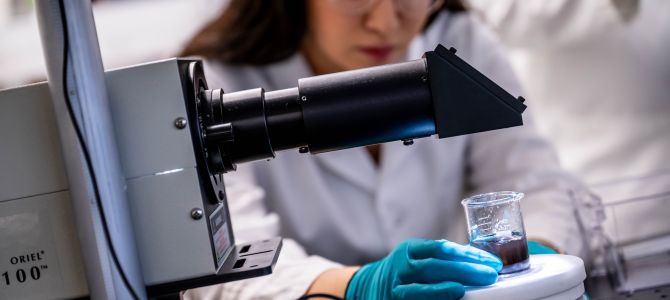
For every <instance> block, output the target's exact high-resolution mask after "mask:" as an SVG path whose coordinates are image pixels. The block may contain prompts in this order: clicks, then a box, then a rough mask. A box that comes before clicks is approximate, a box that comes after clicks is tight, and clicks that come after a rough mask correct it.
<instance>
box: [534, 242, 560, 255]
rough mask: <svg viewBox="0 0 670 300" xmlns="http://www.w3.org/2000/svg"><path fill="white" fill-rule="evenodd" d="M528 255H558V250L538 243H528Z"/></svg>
mask: <svg viewBox="0 0 670 300" xmlns="http://www.w3.org/2000/svg"><path fill="white" fill-rule="evenodd" d="M528 253H530V254H558V252H556V250H554V249H551V248H549V247H547V246H545V245H542V244H540V243H538V242H536V241H528Z"/></svg>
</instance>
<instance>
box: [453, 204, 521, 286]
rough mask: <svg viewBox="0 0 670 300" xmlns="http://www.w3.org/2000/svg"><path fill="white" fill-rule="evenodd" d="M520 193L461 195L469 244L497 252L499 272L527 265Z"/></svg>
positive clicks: (511, 271)
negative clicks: (499, 263) (501, 263)
mask: <svg viewBox="0 0 670 300" xmlns="http://www.w3.org/2000/svg"><path fill="white" fill-rule="evenodd" d="M521 198H523V194H522V193H516V192H496V193H488V194H482V195H476V196H472V197H469V198H467V199H464V200H463V201H462V202H461V203H462V204H463V207H464V208H465V215H466V218H467V220H468V233H469V235H470V244H471V245H472V246H474V247H477V248H479V249H482V250H485V251H488V252H490V253H493V254H495V255H497V256H498V257H499V258H500V260H502V262H503V269H502V270H501V271H500V274H509V273H514V272H518V271H522V270H525V269H528V267H530V263H529V260H528V243H527V241H526V233H525V230H524V227H523V218H522V216H521V206H520V204H519V200H521Z"/></svg>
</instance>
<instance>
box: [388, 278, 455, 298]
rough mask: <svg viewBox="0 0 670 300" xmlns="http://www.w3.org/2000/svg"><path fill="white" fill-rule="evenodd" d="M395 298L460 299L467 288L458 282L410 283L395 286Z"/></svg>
mask: <svg viewBox="0 0 670 300" xmlns="http://www.w3.org/2000/svg"><path fill="white" fill-rule="evenodd" d="M392 293H393V299H403V300H404V299H440V300H452V299H460V298H462V297H463V295H465V288H464V287H463V285H462V284H460V283H458V282H449V281H447V282H440V283H432V284H430V283H410V284H403V285H398V286H396V287H394V288H393V290H392Z"/></svg>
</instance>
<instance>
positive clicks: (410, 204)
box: [183, 0, 583, 299]
mask: <svg viewBox="0 0 670 300" xmlns="http://www.w3.org/2000/svg"><path fill="white" fill-rule="evenodd" d="M429 21H431V24H430V26H427V23H429ZM438 43H444V44H445V45H447V46H453V47H455V48H456V49H458V54H459V56H461V57H462V58H464V59H465V60H466V61H468V62H469V63H470V64H471V65H473V66H474V67H475V68H477V69H479V70H480V71H482V72H483V73H484V74H486V75H487V76H489V77H490V78H492V79H493V80H494V81H496V82H497V83H498V84H500V85H501V86H502V87H503V88H505V89H507V90H508V91H511V92H512V93H513V94H515V93H516V94H518V91H519V88H518V85H517V83H516V81H515V79H514V76H513V74H512V72H511V70H510V68H509V67H508V65H507V63H506V61H505V60H504V59H503V55H502V52H501V51H502V50H501V49H500V46H499V45H498V44H497V43H495V41H494V40H493V39H492V35H490V34H489V33H488V32H486V31H484V30H483V29H482V27H481V26H479V25H478V24H477V23H476V22H475V21H473V19H471V18H470V17H469V16H468V14H467V13H465V12H464V8H463V6H462V5H460V3H459V2H458V1H446V2H442V1H431V0H306V1H296V0H286V1H270V2H262V3H261V1H245V0H240V1H235V0H233V1H232V2H231V4H230V6H229V7H228V9H227V10H226V11H225V12H224V13H223V14H222V15H221V16H220V17H219V18H218V19H217V20H215V21H213V22H212V23H211V24H209V25H208V26H207V27H205V28H204V29H203V30H202V31H201V32H200V33H199V34H198V35H197V36H196V37H195V38H194V39H193V40H192V41H191V43H190V45H189V46H188V47H187V48H186V49H185V51H184V53H183V54H184V55H199V56H203V57H205V58H206V59H207V64H206V68H205V72H206V74H207V77H208V81H209V85H210V86H217V87H218V86H221V87H224V88H225V89H226V90H227V91H235V90H242V89H248V88H255V87H258V86H261V87H263V88H265V89H266V90H276V89H283V88H289V87H293V86H295V85H296V83H297V80H298V79H299V78H302V77H308V76H312V75H317V74H325V73H331V72H338V71H344V70H350V69H356V68H363V67H369V66H374V65H379V64H386V63H394V62H399V61H403V60H407V59H417V58H419V57H420V56H421V55H422V54H423V52H424V51H426V50H432V49H433V48H434V47H435V46H436V45H437V44H438ZM525 124H526V125H525V126H523V127H520V128H514V129H506V130H501V131H495V132H489V133H480V134H475V135H471V136H463V137H455V138H450V139H445V140H434V139H421V140H416V141H415V143H414V145H413V146H411V147H405V146H402V145H401V144H400V143H391V144H384V145H376V146H370V147H367V148H357V149H350V150H344V151H337V152H332V153H326V154H321V155H315V156H307V155H304V154H299V153H297V151H295V152H282V153H278V154H277V158H276V159H274V160H272V161H270V162H259V163H252V164H248V165H240V166H239V170H238V172H235V173H231V174H230V176H228V177H227V179H228V182H227V187H228V188H229V191H228V198H229V202H230V209H231V211H232V218H233V219H234V220H233V224H234V226H235V231H236V232H235V233H236V235H237V237H238V238H240V237H241V238H245V239H256V238H266V237H268V236H272V235H276V234H278V233H277V232H276V230H275V231H273V227H272V226H273V225H272V224H276V223H280V227H281V235H282V236H284V237H286V238H290V239H293V240H296V241H297V242H298V244H299V245H300V246H302V247H304V249H305V250H307V252H308V253H309V254H314V255H318V256H321V257H325V258H327V259H330V260H333V261H336V262H338V263H343V264H348V265H358V264H367V265H365V266H364V267H363V268H362V269H360V270H358V268H355V267H354V268H340V267H339V265H338V264H334V263H333V262H330V261H327V260H325V259H324V258H321V257H318V256H311V257H306V256H305V254H304V253H303V252H302V250H301V249H300V247H299V246H297V245H296V244H293V243H292V242H291V241H287V242H286V246H285V248H284V250H283V252H284V254H282V255H283V257H282V258H280V262H279V265H278V267H277V269H276V271H275V274H274V275H272V276H269V277H265V278H259V279H254V280H250V281H244V282H239V283H234V284H227V285H223V286H218V287H210V288H205V289H198V290H195V291H190V292H189V293H187V294H186V295H187V296H189V297H191V296H192V297H214V296H220V295H223V294H225V295H235V296H237V297H241V298H246V297H255V296H261V297H262V296H273V295H275V296H277V295H278V296H279V297H282V298H290V297H296V296H298V295H301V294H303V293H305V292H309V293H311V292H317V291H328V292H330V293H332V294H339V295H340V296H343V295H344V294H345V292H346V295H347V297H359V298H366V297H368V298H374V297H378V298H390V297H399V298H402V296H403V295H404V296H407V297H411V296H414V297H417V296H421V297H441V298H442V299H451V298H459V297H460V296H462V293H463V290H462V286H461V284H466V285H471V284H475V285H481V284H488V283H491V282H492V281H495V278H493V277H494V276H493V277H491V276H490V273H491V270H493V269H496V268H498V265H497V263H498V262H497V261H495V259H491V258H490V257H488V256H486V254H482V253H481V252H476V251H475V250H472V249H471V248H461V246H458V245H457V244H454V243H442V242H435V241H431V240H421V241H416V240H415V241H409V242H404V243H401V242H402V241H404V240H406V239H408V238H410V237H420V238H428V239H441V238H448V239H451V240H455V241H458V242H466V229H465V224H466V222H465V219H464V216H463V209H462V207H461V206H460V202H459V200H460V199H462V198H463V196H464V195H465V194H468V193H469V194H471V193H475V192H484V191H496V190H518V191H522V192H525V193H526V194H527V197H526V199H525V200H524V202H523V205H524V206H523V209H524V214H525V215H524V217H525V223H526V226H527V234H528V236H529V238H531V239H533V238H534V239H536V240H540V241H543V242H544V243H545V244H546V245H553V247H554V248H555V249H561V250H564V251H566V252H568V253H573V254H582V253H583V249H582V248H583V247H582V245H581V241H580V240H579V238H578V237H579V236H580V231H579V229H578V226H577V223H576V221H575V218H574V216H573V207H572V204H571V202H570V200H569V197H568V192H569V190H578V189H580V187H579V185H578V184H576V183H575V182H574V181H572V180H571V179H570V177H569V176H567V175H566V174H564V173H563V172H562V171H561V170H560V168H559V166H558V163H557V161H556V157H555V155H554V153H553V151H552V150H551V148H550V147H549V146H548V145H547V143H546V142H545V141H543V140H542V139H540V138H538V137H537V135H536V134H535V132H534V130H533V128H532V122H531V120H529V119H528V118H526V120H525ZM253 184H258V185H260V186H261V187H262V188H263V189H264V190H265V192H266V197H265V198H262V192H260V191H258V190H254V188H253ZM238 191H244V192H243V193H238ZM268 210H269V212H270V213H271V214H269V215H265V213H266V212H267V211H268ZM277 215H278V216H279V218H276V216H277ZM261 220H263V221H261ZM261 224H262V225H261ZM274 228H276V227H274ZM436 243H437V244H436ZM538 245H539V244H533V246H534V247H537V246H538ZM438 248H439V249H442V250H435V249H438ZM430 249H432V250H430ZM471 251H474V252H471ZM389 252H390V253H391V254H389V255H388V256H386V255H387V254H388V253H389ZM463 252H468V253H470V254H472V253H476V254H472V255H474V256H478V257H479V258H477V259H470V260H468V259H466V257H471V256H468V255H470V254H468V255H460V256H459V255H456V256H457V257H449V258H447V257H446V256H445V254H444V253H463ZM399 253H400V254H399ZM402 253H422V255H418V256H412V255H404V257H403V255H401V254H402ZM427 253H429V254H427ZM426 255H428V256H426ZM385 256H386V257H385ZM408 257H409V258H408ZM426 258H437V259H438V260H442V259H444V260H445V261H447V262H453V261H457V262H463V261H465V262H468V263H472V265H471V266H470V267H472V268H470V269H468V270H464V269H459V270H454V271H453V272H448V271H445V270H449V267H436V266H434V265H431V266H430V268H428V269H426V270H442V271H439V272H438V273H440V274H442V275H436V274H432V272H431V271H426V273H431V274H430V275H431V276H433V277H430V276H429V277H430V278H425V277H421V276H418V275H417V274H414V273H413V274H410V275H408V273H407V272H410V271H408V269H403V268H401V267H400V268H399V269H398V268H397V267H398V266H403V265H405V266H406V265H412V266H413V265H414V262H415V261H418V260H421V259H426ZM403 259H404V260H403ZM375 260H379V261H378V262H375V263H370V262H372V261H375ZM439 262H440V263H442V261H439ZM295 266H297V267H295ZM393 266H395V267H393ZM410 269H411V268H410ZM357 270H358V272H356V271H357ZM452 270H453V269H452ZM424 271H425V270H424ZM355 272H356V273H355ZM354 273H355V275H354ZM410 273H411V272H410ZM426 273H423V275H426ZM493 273H495V272H493ZM444 274H447V275H444ZM414 275H417V276H418V277H417V276H414ZM444 276H447V277H449V278H445V277H444ZM351 278H353V279H351ZM398 278H400V279H403V278H404V279H403V280H404V281H405V283H408V280H409V283H416V284H417V285H413V286H412V287H414V288H415V289H410V290H406V289H403V288H402V287H401V286H399V285H397V282H398V281H403V280H399V279H398ZM473 278H480V279H482V278H483V279H482V280H474V281H473V280H472V279H473ZM491 278H493V279H491ZM350 279H351V280H350ZM394 280H395V281H394ZM491 280H492V281H491ZM430 283H432V284H430ZM347 284H349V286H348V288H347ZM385 284H388V286H385ZM424 284H426V285H424ZM408 286H411V284H410V285H408ZM390 291H392V294H387V292H388V293H390ZM405 292H406V293H405ZM408 295H409V296H408Z"/></svg>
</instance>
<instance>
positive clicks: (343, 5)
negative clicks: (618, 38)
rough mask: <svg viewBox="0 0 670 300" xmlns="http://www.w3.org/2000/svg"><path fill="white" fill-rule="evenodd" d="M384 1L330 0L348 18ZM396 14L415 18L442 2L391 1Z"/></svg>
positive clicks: (367, 10) (441, 0) (435, 7)
mask: <svg viewBox="0 0 670 300" xmlns="http://www.w3.org/2000/svg"><path fill="white" fill-rule="evenodd" d="M379 1H386V0H330V2H331V3H332V4H333V6H334V7H336V8H337V10H339V11H340V12H342V13H344V14H346V15H349V16H361V15H364V14H366V13H368V12H370V10H371V9H372V8H373V7H374V6H375V5H376V4H378V3H379ZM392 1H393V4H394V5H395V9H396V12H397V13H398V14H399V15H403V16H417V15H423V14H427V13H431V12H433V11H435V10H436V9H438V8H440V7H441V6H442V4H443V3H444V0H392Z"/></svg>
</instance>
